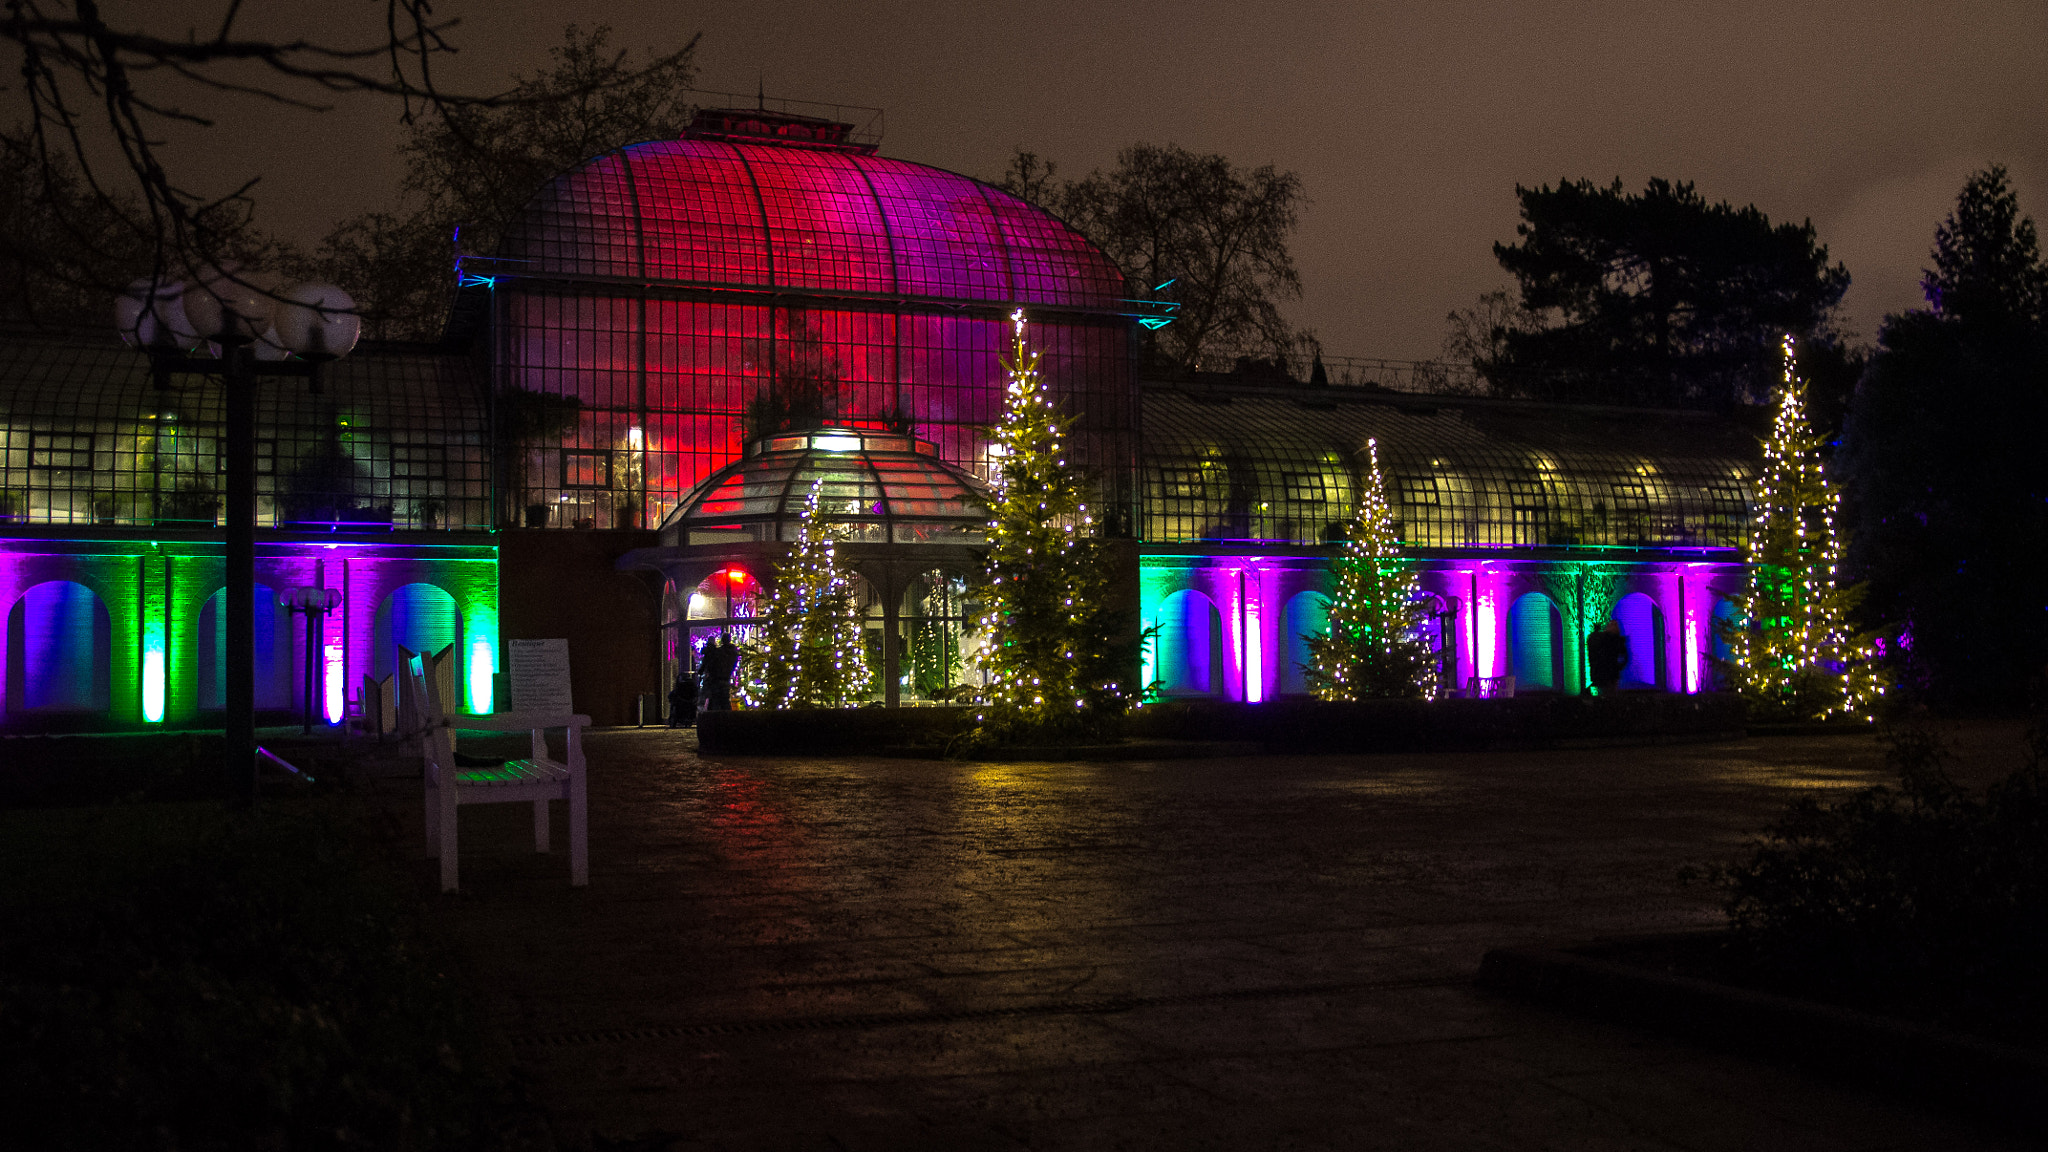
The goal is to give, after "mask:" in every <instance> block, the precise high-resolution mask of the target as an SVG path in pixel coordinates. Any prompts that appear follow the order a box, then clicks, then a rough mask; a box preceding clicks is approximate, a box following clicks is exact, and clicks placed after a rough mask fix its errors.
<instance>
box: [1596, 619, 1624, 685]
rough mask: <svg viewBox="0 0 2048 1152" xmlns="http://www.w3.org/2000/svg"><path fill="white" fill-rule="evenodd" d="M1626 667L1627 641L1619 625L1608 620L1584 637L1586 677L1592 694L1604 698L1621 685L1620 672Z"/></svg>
mask: <svg viewBox="0 0 2048 1152" xmlns="http://www.w3.org/2000/svg"><path fill="white" fill-rule="evenodd" d="M1627 667H1628V641H1627V640H1626V639H1625V638H1624V637H1623V636H1622V634H1621V625H1619V624H1616V623H1615V622H1614V621H1612V620H1609V621H1608V622H1607V623H1605V624H1602V625H1601V626H1600V627H1598V628H1596V629H1594V630H1593V632H1592V634H1591V635H1589V636H1587V637H1586V675H1587V676H1588V677H1589V678H1590V679H1591V680H1592V681H1593V693H1594V695H1596V696H1605V695H1607V694H1608V693H1609V692H1612V691H1614V688H1615V685H1617V684H1619V683H1621V671H1622V669H1624V668H1627Z"/></svg>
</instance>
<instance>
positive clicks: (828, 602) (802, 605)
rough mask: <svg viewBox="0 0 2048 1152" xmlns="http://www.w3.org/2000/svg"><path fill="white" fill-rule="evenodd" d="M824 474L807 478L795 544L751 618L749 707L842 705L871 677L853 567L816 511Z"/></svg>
mask: <svg viewBox="0 0 2048 1152" xmlns="http://www.w3.org/2000/svg"><path fill="white" fill-rule="evenodd" d="M823 490H824V481H822V480H820V481H818V482H817V483H815V484H813V485H811V494H810V497H809V498H808V499H806V500H805V501H804V510H803V514H802V516H801V517H800V518H799V519H798V521H797V536H796V548H795V549H794V550H793V551H792V552H791V553H790V558H789V559H788V560H787V561H786V562H783V563H779V564H777V565H776V566H775V577H776V579H775V591H774V593H773V594H772V595H770V596H769V597H768V601H767V603H766V605H764V606H763V608H762V610H761V612H760V614H759V615H758V617H757V618H756V620H755V624H754V627H755V633H754V642H753V643H752V644H751V645H750V646H749V648H750V651H749V653H748V659H747V662H746V671H745V675H744V676H743V678H742V680H741V683H740V698H741V700H742V701H743V702H744V703H745V704H746V705H747V706H748V707H750V708H846V707H851V706H852V705H854V704H858V703H859V702H860V700H861V698H862V697H864V696H866V695H867V693H868V690H869V688H870V687H871V685H872V683H873V679H874V677H873V674H872V672H871V671H870V670H869V668H868V662H867V652H866V648H865V645H864V643H863V637H862V636H861V628H862V626H863V622H862V620H861V607H862V605H861V603H860V597H859V595H858V591H857V587H856V585H855V584H854V581H853V575H852V573H850V572H848V571H847V570H846V569H845V568H844V567H842V566H841V565H840V563H839V554H838V549H837V548H836V547H835V546H834V544H833V536H832V530H831V528H830V527H829V526H827V525H826V524H825V523H824V522H823V521H822V520H820V519H819V517H818V504H819V498H820V495H821V493H822V492H823Z"/></svg>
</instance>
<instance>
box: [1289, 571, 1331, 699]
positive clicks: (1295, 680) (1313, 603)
mask: <svg viewBox="0 0 2048 1152" xmlns="http://www.w3.org/2000/svg"><path fill="white" fill-rule="evenodd" d="M1280 626H1281V627H1282V628H1283V629H1284V630H1285V638H1286V643H1287V660H1286V667H1284V668H1282V669H1281V671H1280V691H1281V693H1282V694H1283V695H1289V696H1306V695H1308V694H1309V687H1308V678H1307V677H1306V676H1304V675H1303V674H1302V667H1303V666H1304V665H1306V664H1307V663H1308V662H1309V651H1308V637H1310V636H1319V635H1321V634H1323V633H1325V632H1328V631H1329V630H1330V598H1329V597H1327V596H1325V595H1323V594H1322V593H1321V592H1298V593H1296V594H1295V595H1294V597H1293V598H1292V599H1290V600H1288V601H1287V611H1286V613H1285V615H1284V616H1283V617H1282V618H1281V621H1280Z"/></svg>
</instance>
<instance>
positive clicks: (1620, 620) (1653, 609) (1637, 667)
mask: <svg viewBox="0 0 2048 1152" xmlns="http://www.w3.org/2000/svg"><path fill="white" fill-rule="evenodd" d="M1614 622H1615V623H1616V624H1619V625H1621V636H1622V640H1623V641H1624V642H1625V643H1626V645H1627V647H1628V665H1627V667H1625V668H1623V669H1622V670H1621V681H1620V683H1619V684H1618V685H1617V687H1621V688H1662V687H1663V686H1664V611H1663V609H1661V608H1659V607H1657V602H1656V601H1655V600H1652V599H1650V598H1649V597H1648V596H1645V595H1643V594H1642V593H1641V592H1631V593H1629V594H1628V595H1627V596H1623V597H1622V598H1621V601H1620V602H1619V603H1617V604H1616V605H1615V606H1614Z"/></svg>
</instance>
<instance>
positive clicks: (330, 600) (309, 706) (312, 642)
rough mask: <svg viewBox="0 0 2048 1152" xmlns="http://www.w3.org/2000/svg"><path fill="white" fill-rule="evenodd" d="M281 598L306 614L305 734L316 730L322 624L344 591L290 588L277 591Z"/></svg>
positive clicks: (282, 603)
mask: <svg viewBox="0 0 2048 1152" xmlns="http://www.w3.org/2000/svg"><path fill="white" fill-rule="evenodd" d="M277 602H278V603H279V604H281V605H283V606H284V607H286V608H289V609H290V610H291V611H292V612H294V613H299V612H303V613H305V614H306V683H305V695H304V697H303V698H302V703H303V705H304V707H303V708H302V709H301V715H300V728H299V732H300V734H301V735H304V736H311V735H312V734H313V690H314V686H315V684H316V683H317V677H316V676H315V673H314V669H315V667H317V665H318V656H319V652H320V646H319V639H318V636H319V633H318V624H319V621H320V617H321V616H323V615H325V614H327V613H328V612H331V611H333V610H334V609H335V608H336V607H337V606H339V605H340V604H341V593H340V592H338V591H336V590H334V589H332V588H318V587H311V588H287V589H285V590H284V591H282V592H279V593H278V594H277Z"/></svg>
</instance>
